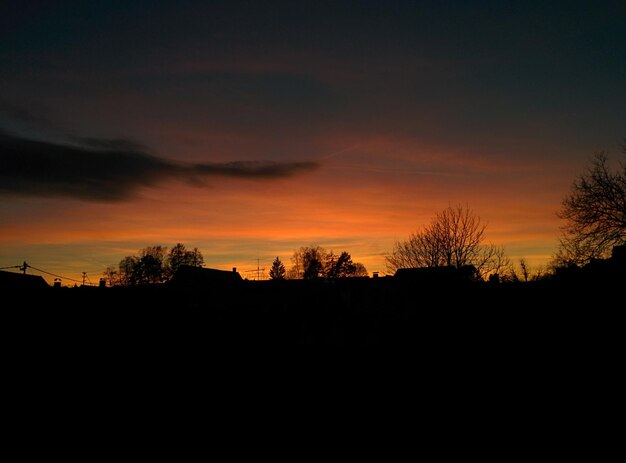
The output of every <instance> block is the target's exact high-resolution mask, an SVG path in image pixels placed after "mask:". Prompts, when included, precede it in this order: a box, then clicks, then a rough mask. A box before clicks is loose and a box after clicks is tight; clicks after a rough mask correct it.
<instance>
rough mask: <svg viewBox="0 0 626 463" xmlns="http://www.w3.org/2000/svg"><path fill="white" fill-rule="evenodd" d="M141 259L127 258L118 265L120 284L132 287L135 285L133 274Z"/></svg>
mask: <svg viewBox="0 0 626 463" xmlns="http://www.w3.org/2000/svg"><path fill="white" fill-rule="evenodd" d="M138 262H139V258H138V257H136V256H126V257H124V258H123V259H122V260H120V263H119V264H118V268H119V273H118V275H119V280H118V281H119V284H120V285H122V286H130V285H131V284H133V272H134V268H135V266H136V265H137V264H138Z"/></svg>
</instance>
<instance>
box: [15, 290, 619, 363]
mask: <svg viewBox="0 0 626 463" xmlns="http://www.w3.org/2000/svg"><path fill="white" fill-rule="evenodd" d="M8 292H9V293H11V291H8ZM5 294H7V291H5ZM8 301H11V302H8V303H6V305H5V308H4V309H3V318H4V323H3V326H4V330H5V332H6V334H8V335H10V336H11V337H12V338H13V339H15V340H16V342H19V343H26V344H29V343H30V344H38V345H45V344H46V343H51V344H55V343H59V342H61V343H66V342H67V343H78V344H79V345H80V344H88V345H101V346H111V347H112V348H113V347H114V348H118V347H120V346H124V345H126V346H137V345H155V344H160V345H163V344H164V343H165V344H171V345H177V346H181V345H188V346H189V348H193V346H194V345H195V346H205V345H215V346H219V345H224V346H286V345H336V346H346V347H349V346H355V347H364V346H374V345H397V346H414V347H418V348H421V349H425V350H427V351H428V350H433V351H437V350H450V349H459V350H462V349H465V348H468V347H480V346H484V347H485V348H488V349H495V348H506V349H515V350H524V349H529V350H539V349H542V348H543V349H549V350H550V351H553V352H554V350H555V349H556V350H558V349H560V348H561V347H563V348H565V347H566V346H569V347H570V348H572V347H574V346H575V347H576V349H580V350H581V352H584V351H585V349H587V350H588V351H593V352H596V353H598V352H601V351H604V350H607V351H611V350H612V349H614V348H617V347H618V345H621V347H623V343H622V332H623V322H622V321H621V318H622V315H621V314H622V312H623V310H624V304H623V302H624V297H623V289H621V287H619V285H618V282H617V281H609V282H593V283H591V282H587V283H585V284H581V282H578V281H577V282H557V281H545V282H532V283H516V284H511V283H509V284H490V283H471V282H463V283H455V284H433V283H429V284H418V283H416V282H412V281H397V280H394V279H393V278H379V279H344V280H336V281H326V280H319V281H284V282H271V281H269V282H254V281H242V282H240V283H235V284H220V285H215V286H214V287H211V286H210V285H204V286H203V287H201V288H189V287H180V286H175V285H167V284H164V285H155V286H148V287H134V288H133V287H130V288H122V287H116V288H96V287H79V288H44V289H39V290H30V291H23V290H20V291H16V292H13V294H11V297H10V298H9V299H8ZM621 347H620V348H621Z"/></svg>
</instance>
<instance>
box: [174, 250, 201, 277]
mask: <svg viewBox="0 0 626 463" xmlns="http://www.w3.org/2000/svg"><path fill="white" fill-rule="evenodd" d="M203 264H204V258H203V257H202V253H201V252H200V251H199V250H198V248H193V250H191V251H188V250H187V248H186V247H185V245H184V244H182V243H177V244H176V246H174V247H173V248H172V249H170V252H169V254H168V256H167V267H168V269H169V273H170V275H171V276H173V275H174V274H175V273H176V271H177V270H178V268H179V267H180V266H181V265H191V266H192V267H202V265H203Z"/></svg>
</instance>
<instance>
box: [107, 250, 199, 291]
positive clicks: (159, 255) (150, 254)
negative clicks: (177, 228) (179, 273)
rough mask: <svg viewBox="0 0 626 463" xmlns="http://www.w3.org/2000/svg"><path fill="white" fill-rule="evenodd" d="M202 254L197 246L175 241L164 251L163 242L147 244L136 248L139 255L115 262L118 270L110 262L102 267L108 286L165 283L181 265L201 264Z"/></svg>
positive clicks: (197, 265) (195, 265)
mask: <svg viewBox="0 0 626 463" xmlns="http://www.w3.org/2000/svg"><path fill="white" fill-rule="evenodd" d="M203 264H204V258H203V257H202V253H201V252H200V251H199V250H198V248H193V250H188V249H187V248H186V247H185V245H184V244H182V243H177V244H176V245H175V246H174V247H173V248H172V249H171V250H170V251H169V253H168V252H167V247H166V246H161V245H158V246H148V247H145V248H142V249H140V250H139V255H133V256H126V257H124V258H123V259H122V260H121V261H120V262H119V264H118V266H117V270H116V269H115V268H114V267H112V266H109V267H107V268H106V270H105V271H104V273H103V274H104V276H105V279H106V280H107V282H108V284H109V285H110V286H115V285H120V286H135V285H145V284H155V283H164V282H166V281H168V280H169V279H170V278H171V277H172V276H173V275H174V273H176V270H178V268H179V267H180V266H181V265H191V266H194V267H202V265H203Z"/></svg>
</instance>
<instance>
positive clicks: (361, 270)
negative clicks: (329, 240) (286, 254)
mask: <svg viewBox="0 0 626 463" xmlns="http://www.w3.org/2000/svg"><path fill="white" fill-rule="evenodd" d="M291 261H292V263H293V267H291V268H290V269H289V272H288V276H289V278H292V279H302V278H304V279H313V278H322V277H323V278H345V277H353V276H367V269H366V268H365V266H364V265H363V264H361V263H358V262H353V261H352V256H350V254H349V253H348V252H346V251H343V252H342V253H341V254H340V255H339V256H337V255H336V254H335V253H334V252H333V251H332V250H331V251H329V252H327V251H326V250H325V249H324V248H322V247H320V246H303V247H301V248H300V249H298V250H297V251H295V252H294V254H293V257H292V258H291Z"/></svg>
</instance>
